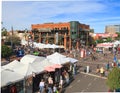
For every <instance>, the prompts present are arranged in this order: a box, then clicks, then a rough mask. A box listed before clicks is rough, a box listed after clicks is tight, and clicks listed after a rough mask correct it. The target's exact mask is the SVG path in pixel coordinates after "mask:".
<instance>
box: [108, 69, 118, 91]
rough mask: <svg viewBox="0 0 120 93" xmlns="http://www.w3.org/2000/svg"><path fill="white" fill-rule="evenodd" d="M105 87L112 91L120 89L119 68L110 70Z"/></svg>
mask: <svg viewBox="0 0 120 93" xmlns="http://www.w3.org/2000/svg"><path fill="white" fill-rule="evenodd" d="M107 85H108V86H109V88H110V89H112V90H115V89H119V88H120V68H118V67H114V68H113V69H112V71H111V72H110V73H109V75H108V79H107Z"/></svg>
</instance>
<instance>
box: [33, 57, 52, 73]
mask: <svg viewBox="0 0 120 93" xmlns="http://www.w3.org/2000/svg"><path fill="white" fill-rule="evenodd" d="M53 64H54V63H51V62H49V61H48V59H45V60H43V61H41V62H34V63H32V67H33V68H34V69H35V73H41V72H43V71H45V69H44V68H45V67H47V66H52V65H53Z"/></svg>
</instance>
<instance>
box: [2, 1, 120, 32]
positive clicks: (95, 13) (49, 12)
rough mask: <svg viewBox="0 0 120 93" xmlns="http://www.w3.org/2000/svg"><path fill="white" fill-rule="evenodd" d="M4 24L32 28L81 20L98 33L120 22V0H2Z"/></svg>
mask: <svg viewBox="0 0 120 93" xmlns="http://www.w3.org/2000/svg"><path fill="white" fill-rule="evenodd" d="M1 21H2V26H1V27H5V28H6V29H7V30H8V31H9V30H11V27H13V29H14V30H25V29H28V30H31V24H43V23H48V22H54V23H58V22H70V21H79V22H80V23H83V24H87V25H90V28H91V29H94V31H95V33H104V32H105V26H107V25H116V24H120V0H69V1H68V0H54V1H52V0H47V1H46V0H42V1H5V0H3V1H2V14H1Z"/></svg>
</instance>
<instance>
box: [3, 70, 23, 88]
mask: <svg viewBox="0 0 120 93" xmlns="http://www.w3.org/2000/svg"><path fill="white" fill-rule="evenodd" d="M23 78H24V76H23V75H20V74H18V73H17V72H14V71H13V70H9V69H3V70H2V71H1V87H4V86H7V85H9V84H11V83H13V82H17V81H20V80H23Z"/></svg>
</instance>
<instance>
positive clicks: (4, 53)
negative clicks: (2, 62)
mask: <svg viewBox="0 0 120 93" xmlns="http://www.w3.org/2000/svg"><path fill="white" fill-rule="evenodd" d="M11 55H12V49H11V48H10V47H8V46H6V45H2V52H1V56H2V58H6V57H10V56H11Z"/></svg>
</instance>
